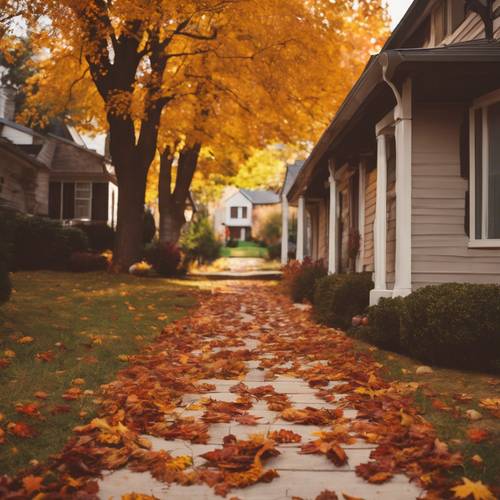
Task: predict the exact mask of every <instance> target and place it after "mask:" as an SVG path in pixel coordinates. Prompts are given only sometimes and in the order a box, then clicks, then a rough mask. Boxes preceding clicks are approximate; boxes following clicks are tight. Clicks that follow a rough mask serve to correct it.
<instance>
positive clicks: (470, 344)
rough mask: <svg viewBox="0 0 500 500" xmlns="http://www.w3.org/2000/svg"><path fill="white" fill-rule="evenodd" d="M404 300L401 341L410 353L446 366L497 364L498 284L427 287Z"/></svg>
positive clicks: (499, 356) (499, 340)
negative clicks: (404, 311) (404, 308)
mask: <svg viewBox="0 0 500 500" xmlns="http://www.w3.org/2000/svg"><path fill="white" fill-rule="evenodd" d="M405 305H406V313H405V315H404V319H403V330H402V335H401V342H402V346H403V348H404V349H406V350H407V352H408V353H409V354H410V355H412V356H415V357H417V358H419V359H421V360H423V361H427V362H430V363H436V364H441V365H444V366H449V367H459V368H479V369H487V368H493V367H496V368H498V366H500V365H499V362H500V326H499V325H500V286H498V285H473V284H459V283H448V284H444V285H437V286H428V287H425V288H421V289H419V290H417V291H415V292H413V293H412V294H411V295H409V296H408V297H406V299H405Z"/></svg>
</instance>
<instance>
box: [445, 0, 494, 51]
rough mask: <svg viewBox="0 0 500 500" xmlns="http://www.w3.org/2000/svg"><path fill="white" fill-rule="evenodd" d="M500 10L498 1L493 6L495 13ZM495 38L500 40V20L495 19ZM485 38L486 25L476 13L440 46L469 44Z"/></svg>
mask: <svg viewBox="0 0 500 500" xmlns="http://www.w3.org/2000/svg"><path fill="white" fill-rule="evenodd" d="M498 8H500V0H497V1H496V2H495V4H494V6H493V11H495V10H496V9H498ZM493 29H494V32H495V38H500V18H497V19H495V21H494V23H493ZM480 38H484V25H483V23H482V21H481V18H480V17H479V16H478V15H477V14H476V13H473V12H472V13H470V14H469V15H468V16H467V17H466V19H465V20H464V21H463V22H462V24H460V26H459V27H458V28H457V29H456V30H455V31H454V32H453V33H452V34H451V35H448V36H447V37H446V38H445V39H444V40H443V41H442V42H441V43H440V45H450V44H453V43H461V42H467V41H470V40H477V39H480Z"/></svg>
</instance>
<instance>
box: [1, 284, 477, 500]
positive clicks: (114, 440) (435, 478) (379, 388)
mask: <svg viewBox="0 0 500 500" xmlns="http://www.w3.org/2000/svg"><path fill="white" fill-rule="evenodd" d="M128 362H129V365H128V367H127V368H126V369H124V370H123V371H122V372H121V373H120V375H119V377H118V379H117V380H116V381H115V382H112V383H110V384H108V385H107V386H104V388H103V392H102V401H101V407H102V411H101V415H100V418H98V419H94V420H93V421H92V422H91V423H89V424H88V425H84V426H81V427H79V428H77V429H76V437H75V438H74V439H73V440H72V442H70V443H69V444H68V446H67V447H66V448H65V450H64V451H63V452H62V454H61V455H60V456H58V457H56V458H55V461H54V462H53V463H52V464H51V465H49V466H48V467H45V468H44V467H40V468H39V469H37V470H36V469H35V470H34V471H32V472H31V474H30V475H29V476H28V477H27V478H26V477H25V478H24V480H22V481H21V480H19V479H18V480H17V481H16V482H14V483H12V484H10V485H8V489H10V491H14V490H16V488H17V487H19V485H22V487H23V488H24V489H25V491H28V490H29V489H30V488H31V493H35V492H45V493H51V492H52V493H56V494H58V495H63V496H64V495H68V496H71V497H75V496H76V495H78V494H80V495H82V496H85V498H94V497H95V496H97V497H99V498H103V499H107V498H110V497H113V498H121V497H123V496H124V495H127V494H131V493H136V494H142V495H151V496H154V497H156V498H175V499H180V498H182V499H193V498H214V497H217V495H222V496H227V497H228V498H234V497H236V498H241V499H259V500H260V499H281V498H308V499H309V498H310V499H314V498H316V497H317V496H318V495H320V494H321V493H324V492H325V491H329V492H331V493H330V494H329V495H330V496H328V493H324V496H323V497H321V498H324V499H334V498H336V496H335V495H334V493H333V492H335V493H336V494H337V495H338V497H339V498H346V499H349V498H354V497H357V498H365V499H370V498H387V499H394V498H397V499H398V500H401V499H406V498H416V497H417V496H419V495H421V494H422V492H423V489H424V488H425V489H426V490H428V491H431V492H432V494H433V495H435V496H431V497H429V498H449V497H452V496H453V493H452V491H451V490H450V487H451V486H452V484H451V483H449V480H448V479H446V478H445V477H444V475H443V471H444V469H446V468H449V467H450V466H452V465H455V464H459V463H460V457H459V456H457V455H452V454H450V453H449V452H448V449H447V446H446V445H445V444H444V443H442V442H440V441H439V440H438V439H436V436H435V432H434V430H433V429H432V427H431V426H430V425H429V424H428V423H427V422H426V421H425V420H424V419H423V418H422V417H421V416H420V415H418V414H417V412H416V410H415V409H414V408H412V407H411V405H410V398H409V397H408V396H409V394H410V393H411V392H412V391H413V390H414V387H412V385H411V384H402V383H393V384H390V385H389V384H387V383H385V382H384V381H383V380H381V379H380V377H379V374H378V371H379V369H380V365H378V364H377V363H375V361H374V360H373V359H371V357H370V356H369V355H367V354H362V353H359V352H356V351H355V350H354V349H353V348H352V343H351V340H350V339H348V338H347V337H346V336H345V335H344V334H342V333H341V332H336V331H335V330H332V329H328V328H324V327H320V326H318V325H317V324H315V323H314V322H312V320H311V319H310V318H309V312H308V311H307V310H305V309H304V308H302V307H298V306H294V305H292V304H291V303H290V302H289V301H288V299H286V298H285V297H283V296H281V295H280V294H279V293H278V292H277V290H276V288H275V287H274V286H273V285H269V284H257V283H255V282H247V283H241V282H240V283H238V284H234V283H232V284H231V283H230V284H228V285H224V287H222V288H219V289H216V290H214V291H213V293H212V294H211V295H209V296H207V297H206V298H205V299H203V300H202V304H201V306H200V308H199V309H198V310H197V311H196V312H195V313H194V314H192V315H191V316H190V317H188V318H186V319H183V320H180V321H178V322H176V323H173V324H171V325H169V326H168V327H167V328H166V329H165V330H164V331H163V332H162V335H161V336H160V337H159V339H158V341H157V342H156V343H154V344H153V345H151V346H150V347H148V348H147V349H146V350H145V352H144V354H142V355H140V356H134V357H131V358H130V359H129V361H128ZM54 474H55V475H56V477H57V480H54ZM99 475H102V478H101V479H99V480H98V481H96V480H95V478H96V477H99ZM26 479H28V481H26ZM37 481H38V482H37ZM0 486H2V485H1V484H0ZM4 486H6V485H4ZM77 492H78V493H77ZM126 498H130V497H126ZM485 498H486V497H485Z"/></svg>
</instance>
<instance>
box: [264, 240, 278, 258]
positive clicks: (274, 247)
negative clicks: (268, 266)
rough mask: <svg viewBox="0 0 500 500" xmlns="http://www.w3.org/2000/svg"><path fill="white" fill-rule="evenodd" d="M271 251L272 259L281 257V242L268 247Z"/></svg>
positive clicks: (269, 251) (270, 256)
mask: <svg viewBox="0 0 500 500" xmlns="http://www.w3.org/2000/svg"><path fill="white" fill-rule="evenodd" d="M267 251H268V253H269V259H270V260H277V259H279V258H280V257H281V243H276V245H271V246H269V247H268V249H267Z"/></svg>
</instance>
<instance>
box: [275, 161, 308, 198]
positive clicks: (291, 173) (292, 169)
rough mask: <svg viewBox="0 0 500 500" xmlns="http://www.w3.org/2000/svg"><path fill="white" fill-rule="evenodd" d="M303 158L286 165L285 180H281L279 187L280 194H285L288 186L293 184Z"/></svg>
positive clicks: (288, 189)
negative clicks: (281, 183) (281, 184)
mask: <svg viewBox="0 0 500 500" xmlns="http://www.w3.org/2000/svg"><path fill="white" fill-rule="evenodd" d="M304 163H305V162H304V161H303V160H297V161H296V162H295V163H294V164H293V165H287V166H286V174H285V180H284V181H283V186H282V187H281V191H280V194H281V195H283V194H284V195H285V196H286V195H287V194H288V191H290V188H291V187H292V186H293V183H294V182H295V179H296V178H297V175H299V172H300V169H301V168H302V166H303V165H304Z"/></svg>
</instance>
